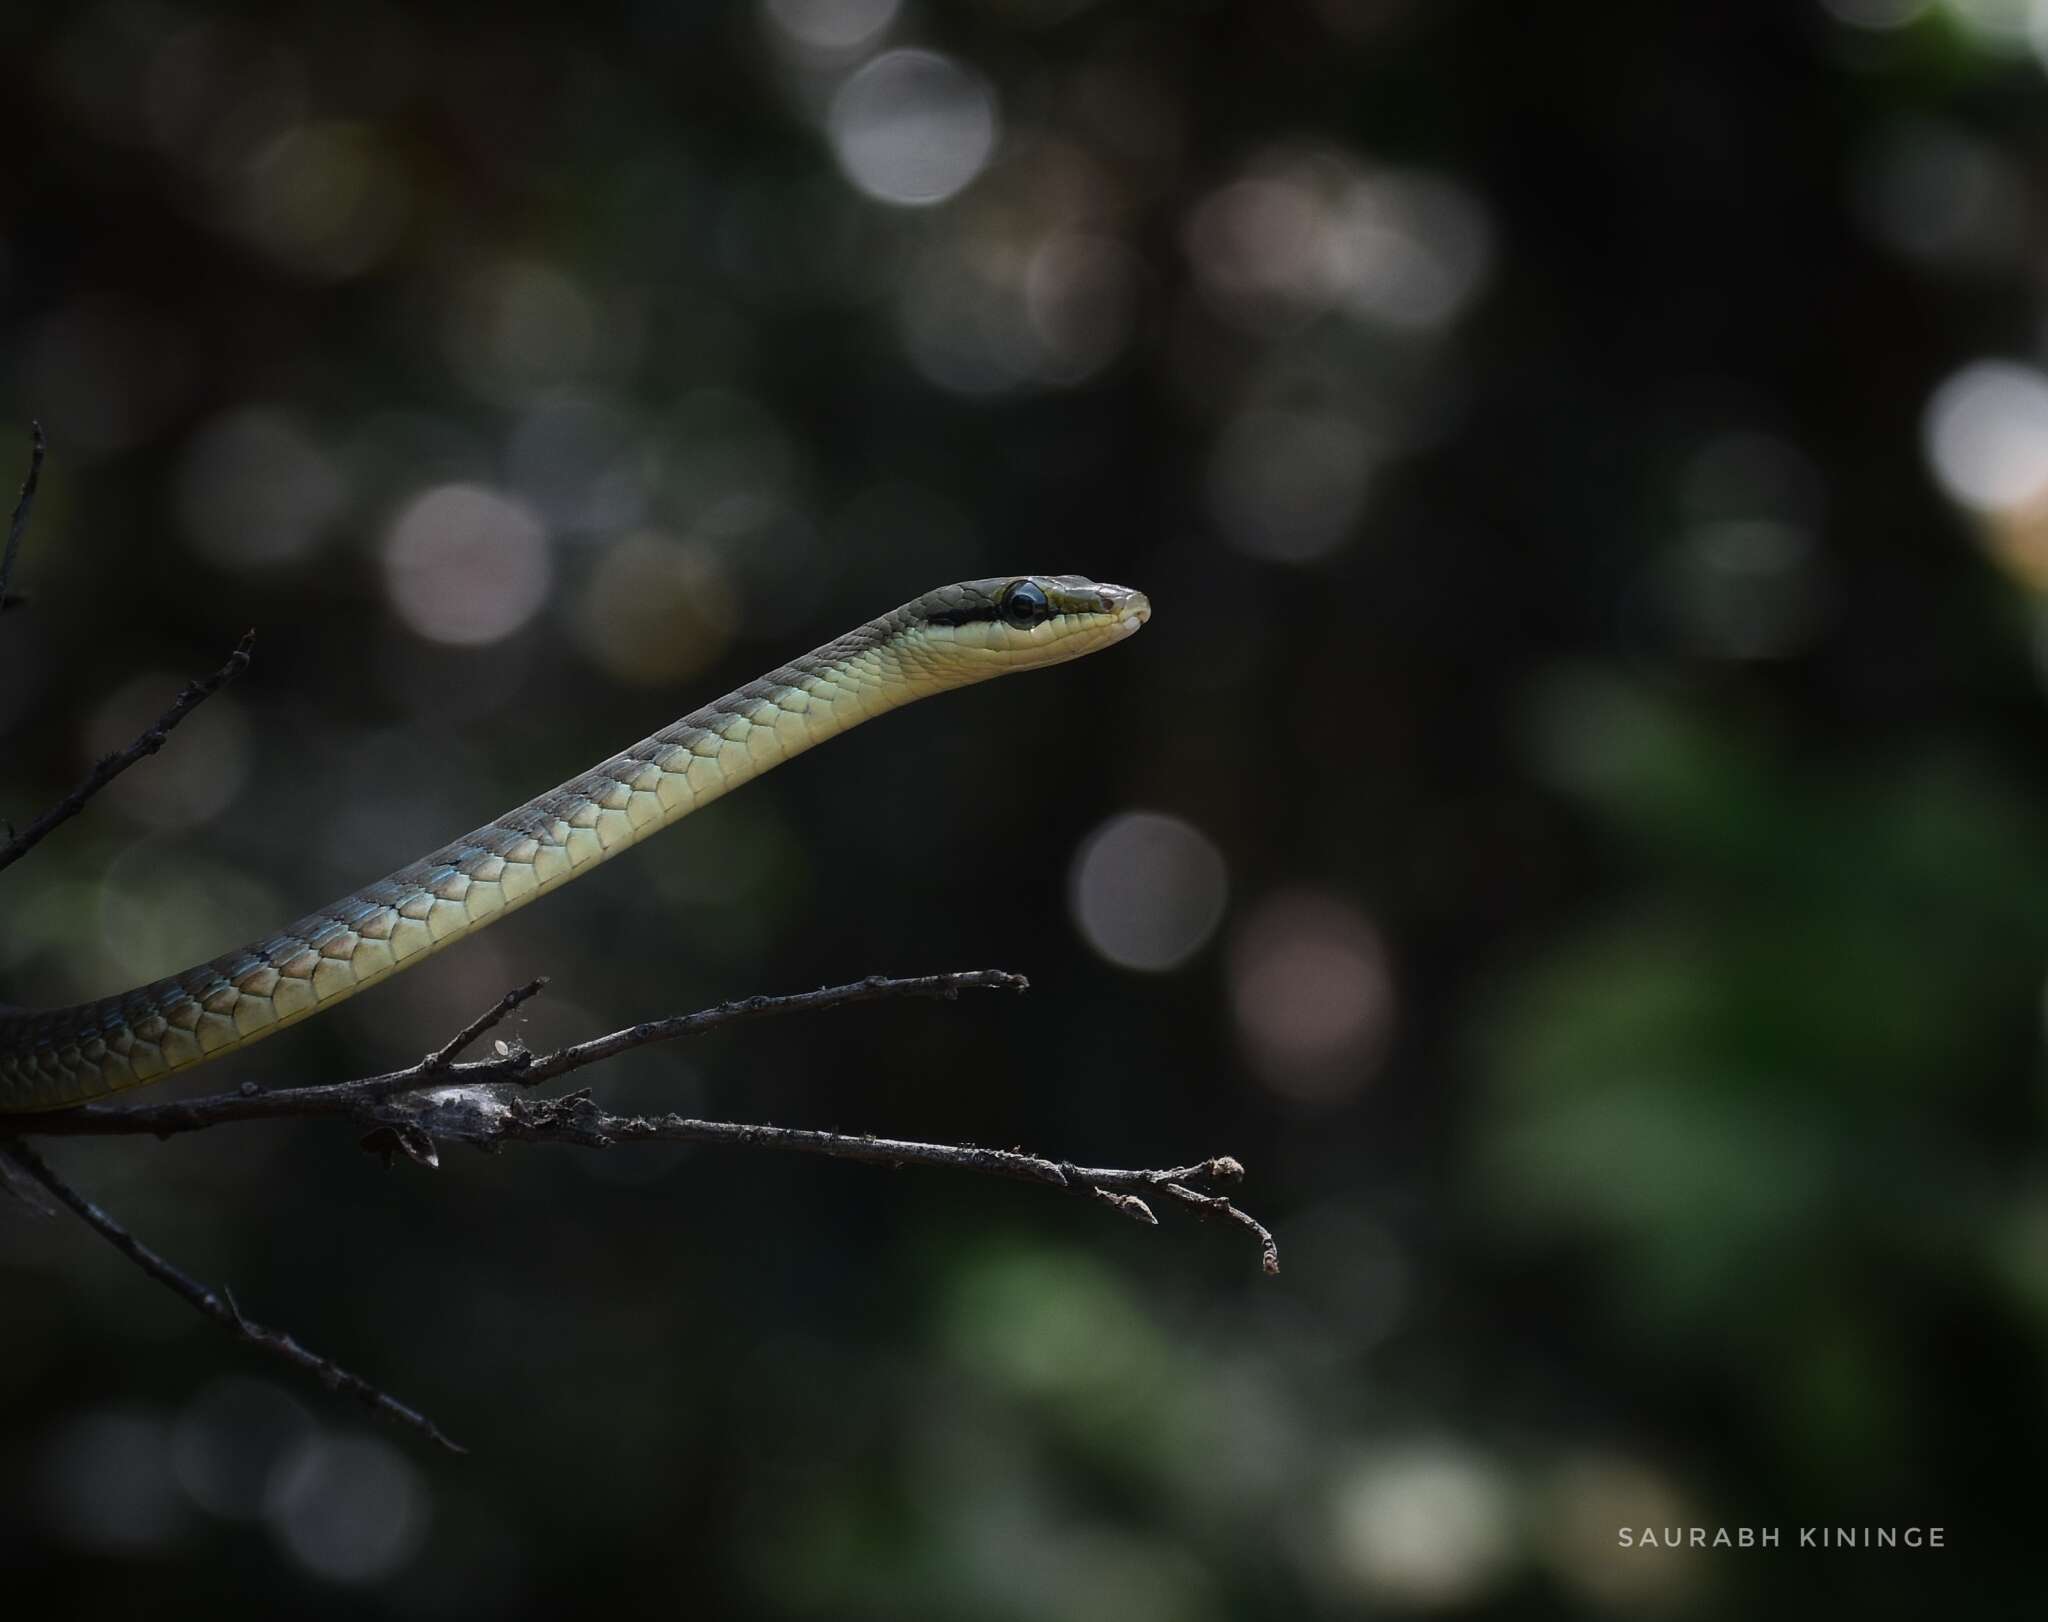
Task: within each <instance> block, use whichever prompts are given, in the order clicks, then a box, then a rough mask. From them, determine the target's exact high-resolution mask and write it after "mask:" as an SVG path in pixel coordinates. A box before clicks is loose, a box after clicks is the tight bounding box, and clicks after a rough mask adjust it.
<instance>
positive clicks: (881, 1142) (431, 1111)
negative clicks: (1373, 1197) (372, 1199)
mask: <svg viewBox="0 0 2048 1622" xmlns="http://www.w3.org/2000/svg"><path fill="white" fill-rule="evenodd" d="M359 1119H368V1120H375V1121H376V1122H377V1123H378V1124H379V1129H380V1130H379V1132H378V1133H373V1134H372V1139H371V1140H370V1141H369V1143H368V1145H367V1146H368V1147H370V1148H373V1149H388V1148H391V1147H396V1146H397V1145H395V1144H388V1143H386V1142H384V1141H382V1136H381V1134H382V1133H398V1134H405V1135H408V1136H410V1135H417V1138H424V1139H427V1140H430V1141H431V1140H435V1139H443V1138H448V1139H454V1140H456V1141H457V1142H461V1143H467V1144H470V1145H472V1146H474V1147H476V1148H479V1149H484V1150H496V1149H498V1148H501V1147H502V1146H503V1145H505V1144H507V1143H565V1144H572V1145H574V1146H576V1147H578V1148H583V1149H610V1148H613V1147H615V1146H616V1145H618V1144H621V1143H710V1144H719V1145H722V1146H725V1147H729V1148H748V1149H778V1150H783V1151H786V1152H790V1153H795V1154H808V1155H822V1156H824V1157H826V1158H828V1159H832V1160H851V1161H854V1162H856V1163H858V1164H860V1165H867V1166H886V1167H888V1168H890V1169H891V1170H895V1169H897V1168H900V1167H903V1166H927V1167H933V1168H939V1169H944V1170H948V1171H965V1172H975V1173H979V1174H980V1175H982V1176H984V1177H1000V1178H1004V1179H1007V1180H1008V1181H1011V1182H1018V1183H1037V1184H1040V1185H1041V1186H1046V1187H1051V1188H1058V1189H1064V1190H1066V1191H1067V1192H1068V1193H1071V1194H1078V1195H1081V1196H1082V1197H1083V1198H1086V1199H1090V1200H1094V1201H1096V1202H1097V1203H1099V1204H1103V1205H1107V1206H1109V1207H1110V1208H1111V1209H1112V1210H1115V1211H1117V1212H1119V1213H1120V1214H1121V1215H1124V1216H1127V1217H1130V1218H1132V1219H1134V1220H1135V1221H1138V1222H1142V1223H1144V1224H1146V1225H1147V1226H1149V1227H1155V1228H1156V1227H1157V1226H1158V1225H1159V1219H1158V1217H1156V1216H1155V1215H1154V1214H1153V1212H1152V1209H1151V1207H1150V1206H1149V1205H1147V1204H1146V1202H1145V1200H1144V1199H1143V1198H1142V1194H1144V1193H1157V1194H1164V1195H1166V1196H1167V1197H1169V1198H1170V1199H1172V1200H1174V1201H1175V1202H1176V1203H1178V1204H1180V1205H1183V1206H1186V1207H1187V1208H1188V1209H1190V1210H1192V1211H1195V1212H1197V1213H1198V1214H1200V1215H1202V1216H1205V1217H1212V1218H1215V1219H1218V1220H1221V1221H1226V1222H1230V1223H1234V1224H1235V1225H1237V1226H1239V1227H1241V1228H1244V1229H1245V1230H1246V1231H1247V1232H1249V1233H1251V1234H1252V1235H1253V1236H1254V1237H1255V1238H1257V1240H1258V1241H1259V1261H1260V1268H1261V1271H1263V1272H1265V1273H1266V1274H1267V1275H1269V1276H1277V1275H1278V1274H1279V1272H1280V1248H1279V1246H1278V1244H1277V1243H1276V1242H1275V1240H1274V1238H1273V1235H1272V1234H1271V1233H1270V1232H1269V1231H1268V1230H1267V1229H1266V1228H1265V1226H1264V1225H1263V1224H1261V1223H1260V1222H1258V1221H1257V1220H1256V1219H1255V1218H1253V1217H1252V1216H1250V1215H1249V1214H1247V1213H1246V1212H1244V1211H1241V1210H1239V1209H1238V1208H1237V1207H1236V1206H1235V1205H1233V1204H1231V1203H1230V1201H1229V1200H1228V1199H1227V1198H1225V1197H1224V1196H1223V1195H1221V1194H1205V1193H1202V1192H1201V1191H1199V1190H1198V1189H1195V1188H1191V1187H1189V1186H1188V1185H1189V1184H1190V1183H1195V1182H1206V1183H1210V1184H1213V1185H1217V1186H1222V1187H1229V1186H1233V1185H1235V1184H1237V1183H1239V1182H1241V1181H1242V1180H1243V1178H1244V1167H1243V1165H1242V1164H1241V1163H1239V1162H1238V1161H1237V1160H1235V1159H1234V1158H1232V1157H1231V1156H1229V1155H1218V1156H1216V1157H1215V1158H1214V1159H1211V1160H1204V1161H1201V1162H1199V1163H1198V1164H1196V1165H1192V1166H1171V1167H1166V1168H1161V1169H1135V1170H1134V1169H1127V1168H1123V1167H1112V1166H1077V1165H1075V1164H1074V1163H1073V1162H1072V1161H1069V1160H1050V1159H1047V1158H1046V1157H1045V1156H1043V1155H1034V1154H1027V1153H1025V1152H1024V1151H1023V1150H1021V1149H984V1148H980V1147H978V1146H976V1145H974V1144H966V1143H920V1142H917V1141H914V1140H911V1139H906V1138H878V1137H875V1136H873V1135H871V1134H868V1133H846V1132H821V1131H816V1130H813V1129H808V1128H800V1127H788V1126H752V1125H743V1124H741V1123H740V1122H737V1121H700V1120H696V1119H693V1118H691V1117H689V1116H683V1115H612V1114H608V1113H607V1112H606V1111H605V1110H604V1109H603V1108H602V1107H601V1106H600V1105H599V1104H598V1103H597V1101H596V1099H594V1098H593V1097H592V1096H591V1095H590V1094H589V1093H588V1092H574V1093H570V1094H568V1095H567V1096H565V1097H562V1098H541V1099H534V1098H526V1097H523V1096H521V1094H520V1093H519V1091H518V1089H517V1087H516V1086H513V1085H508V1084H506V1083H503V1082H498V1083H487V1084H485V1085H482V1086H455V1087H440V1088H434V1089H432V1090H430V1091H426V1092H418V1093H409V1094H405V1095H403V1096H401V1097H395V1098H390V1099H387V1100H385V1101H384V1102H382V1103H380V1104H378V1105H376V1106H374V1107H373V1108H372V1109H371V1111H370V1112H369V1113H368V1114H367V1115H365V1116H361V1117H359Z"/></svg>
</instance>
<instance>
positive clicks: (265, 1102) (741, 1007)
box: [0, 969, 1031, 1138]
mask: <svg viewBox="0 0 2048 1622" xmlns="http://www.w3.org/2000/svg"><path fill="white" fill-rule="evenodd" d="M1030 984H1031V982H1030V981H1029V980H1027V979H1025V978H1024V976H1023V975H1021V974H1011V973H1009V972H1008V971H1006V970H1003V969H968V970H963V971H961V972H959V973H955V974H921V975H916V976H913V977H910V978H907V979H891V978H889V977H888V976H886V975H880V974H875V975H870V976H869V977H868V978H867V979H865V980H855V981H851V982H849V983H848V984H846V985H842V986H826V987H823V988H822V989H820V990H817V991H799V992H795V993H792V994H789V995H785V996H779V997H765V996H764V997H742V998H740V999H738V1000H737V1001H734V1002H724V1003H720V1004H718V1006H717V1007H715V1008H705V1009H700V1010H699V1011H698V1012H696V1013H694V1014H681V1015H678V1016H676V1017H675V1018H672V1019H658V1020H651V1021H649V1022H647V1023H645V1024H641V1025H631V1026H628V1027H627V1028H626V1029H624V1030H619V1031H613V1032H611V1033H610V1034H609V1035H605V1036H598V1037H593V1038H591V1039H590V1040H589V1041H587V1042H578V1043H576V1044H575V1045H573V1046H571V1047H566V1048H558V1049H556V1050H555V1051H554V1052H553V1053H549V1054H545V1055H542V1056H540V1057H535V1056H534V1055H533V1054H530V1053H525V1052H521V1051H514V1052H511V1053H507V1054H504V1055H501V1056H499V1057H496V1058H490V1059H479V1060H474V1061H472V1062H470V1063H468V1064H455V1063H452V1062H451V1063H439V1064H437V1063H436V1062H435V1061H436V1060H437V1059H439V1058H440V1057H441V1055H442V1054H445V1053H447V1052H449V1051H450V1048H453V1049H455V1050H456V1051H459V1050H460V1048H461V1046H462V1045H464V1044H465V1043H467V1042H468V1041H470V1040H472V1039H473V1038H472V1037H471V1036H470V1033H469V1032H468V1031H467V1030H465V1031H463V1032H461V1033H459V1034H458V1036H457V1037H456V1039H455V1041H454V1042H452V1043H450V1044H449V1046H448V1047H444V1048H443V1049H441V1050H440V1052H439V1053H436V1054H434V1055H431V1056H430V1057H428V1058H426V1059H422V1060H421V1061H420V1062H419V1063H418V1064H411V1065H407V1066H406V1067H405V1068H404V1069H403V1070H391V1071H386V1072H385V1073H384V1074H382V1075H377V1076H365V1077H363V1078H361V1079H360V1080H357V1081H341V1082H333V1083H330V1084H327V1085H324V1086H319V1087H274V1088H270V1089H268V1090H265V1089H262V1088H259V1087H257V1086H256V1085H255V1083H253V1082H247V1083H244V1084H243V1085H242V1086H241V1087H240V1088H239V1089H238V1090H236V1091H235V1092H232V1093H213V1094H210V1095H208V1096H206V1097H203V1098H193V1099H187V1100H186V1101H184V1102H183V1103H175V1104H145V1105H113V1104H84V1105H80V1106H79V1107H78V1108H76V1109H67V1110H51V1111H49V1112H47V1113H45V1114H40V1115H18V1116H7V1115H0V1124H4V1125H6V1126H8V1127H10V1128H11V1129H12V1130H14V1131H17V1132H29V1133H35V1134H37V1135H48V1136H65V1137H77V1136H94V1137H97V1136H104V1135H108V1134H113V1135H120V1134H126V1133H138V1132H139V1133H153V1134H155V1135H156V1136H157V1137H160V1138H168V1137H172V1136H174V1135H176V1134H177V1133H180V1132H198V1131H203V1130H204V1129H206V1128H207V1127H211V1126H221V1125H224V1124H226V1123H228V1122H230V1121H269V1120H277V1119H279V1118H282V1117H307V1116H332V1115H340V1116H349V1117H361V1115H362V1112H363V1111H364V1110H365V1108H366V1107H367V1106H369V1105H371V1104H375V1103H377V1102H378V1101H380V1100H382V1099H385V1098H389V1097H392V1096H393V1095H394V1094H398V1093H404V1092H413V1091H417V1090H418V1089H419V1088H422V1087H429V1086H433V1085H435V1084H437V1083H441V1082H453V1083H457V1084H462V1085H472V1086H473V1085H477V1084H481V1083H485V1082H510V1083H514V1084H516V1085H519V1086H532V1085H534V1084H535V1083H536V1082H541V1081H549V1080H552V1079H553V1078H555V1077H557V1076H562V1075H567V1074H568V1073H569V1072H571V1071H573V1070H581V1069H583V1068H584V1067H585V1066H586V1065H593V1064H596V1063H598V1062H599V1061H600V1060H603V1059H610V1058H614V1057H616V1056H617V1055H619V1054H621V1053H626V1052H629V1051H631V1050H632V1049H634V1048H641V1047H647V1046H650V1045H651V1044H653V1043H656V1042H673V1041H676V1040H678V1039H679V1038H682V1037H686V1036H702V1035H704V1034H705V1033H706V1032H707V1031H715V1030H718V1029H719V1028H721V1027H722V1026H726V1025H743V1024H747V1023H750V1022H751V1021H754V1020H758V1019H768V1018H772V1017H774V1016H776V1015H780V1014H806V1013H819V1012H822V1011H824V1010H826V1009H830V1008H847V1007H851V1006H852V1005H854V1004H856V1003H869V1002H884V1001H890V1000H895V999H900V998H906V997H937V998H944V999H946V1000H948V1001H951V1000H952V999H954V998H956V997H958V996H959V995H960V993H961V992H962V991H1023V990H1026V989H1028V988H1029V986H1030ZM527 995H530V993H528V992H527V991H526V988H525V987H521V988H520V990H519V991H517V992H512V993H508V995H507V999H506V1000H507V1001H509V1000H510V998H512V997H517V998H518V999H519V1001H520V1002H524V1001H525V1000H526V996H527ZM513 1006H514V1007H516V1006H517V1003H514V1004H513ZM501 1010H502V1011H504V1012H509V1010H508V1009H506V1008H505V1003H504V1002H500V1003H499V1004H498V1005H497V1007H496V1008H494V1009H493V1010H492V1013H493V1014H497V1015H498V1016H499V1017H501V1018H502V1017H503V1013H502V1012H501ZM488 1018H489V1016H486V1020H488ZM483 1029H485V1030H487V1029H489V1025H488V1023H485V1024H483ZM477 1034H479V1035H480V1034H481V1031H479V1032H478V1033H477Z"/></svg>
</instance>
